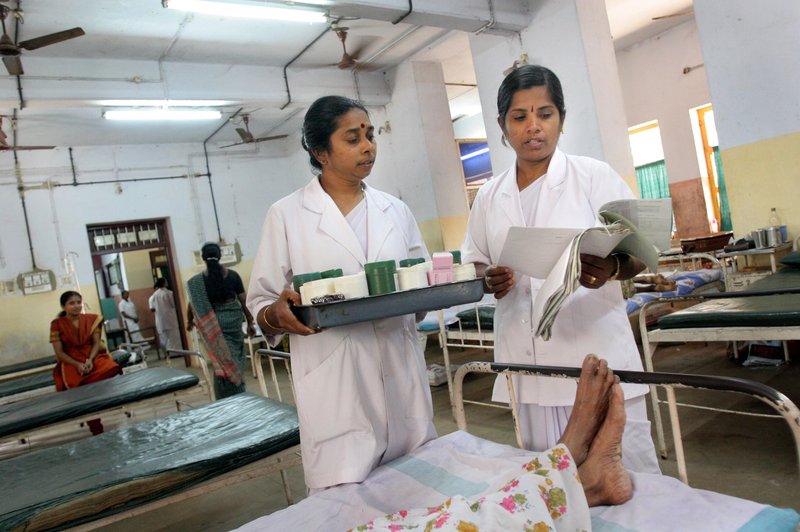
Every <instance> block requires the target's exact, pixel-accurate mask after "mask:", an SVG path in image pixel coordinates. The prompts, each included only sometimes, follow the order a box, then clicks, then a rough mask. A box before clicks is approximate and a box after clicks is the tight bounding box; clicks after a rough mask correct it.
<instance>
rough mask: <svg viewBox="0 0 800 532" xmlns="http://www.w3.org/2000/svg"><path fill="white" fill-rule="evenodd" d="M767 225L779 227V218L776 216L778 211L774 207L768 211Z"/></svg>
mask: <svg viewBox="0 0 800 532" xmlns="http://www.w3.org/2000/svg"><path fill="white" fill-rule="evenodd" d="M769 225H770V227H780V225H781V218H780V216H778V211H777V210H776V209H775V207H772V209H770V211H769Z"/></svg>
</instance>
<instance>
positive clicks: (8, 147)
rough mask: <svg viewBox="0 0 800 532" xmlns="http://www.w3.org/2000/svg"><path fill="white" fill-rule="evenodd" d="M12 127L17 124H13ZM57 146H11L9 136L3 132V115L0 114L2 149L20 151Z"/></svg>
mask: <svg viewBox="0 0 800 532" xmlns="http://www.w3.org/2000/svg"><path fill="white" fill-rule="evenodd" d="M11 127H12V128H15V127H16V126H15V125H13V122H12V126H11ZM53 148H55V146H11V145H9V144H8V137H6V134H5V133H4V132H3V117H2V116H0V151H19V150H52V149H53Z"/></svg>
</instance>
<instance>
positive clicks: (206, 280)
mask: <svg viewBox="0 0 800 532" xmlns="http://www.w3.org/2000/svg"><path fill="white" fill-rule="evenodd" d="M201 253H202V256H203V260H204V261H205V263H206V269H205V270H204V271H203V272H202V273H198V274H197V275H195V276H193V277H192V278H191V279H189V283H188V290H187V291H188V293H189V305H188V308H187V309H186V330H187V331H191V330H192V328H193V327H194V326H195V324H196V325H197V330H198V332H199V333H200V337H201V338H202V339H203V344H204V345H205V346H206V352H207V353H208V356H209V358H211V362H212V363H213V365H214V392H215V395H216V397H217V399H222V398H223V397H228V396H231V395H236V394H237V393H242V392H244V391H245V384H244V381H243V379H242V375H244V372H245V355H244V333H243V332H242V322H243V321H245V320H247V336H249V337H251V338H252V337H253V336H255V329H254V328H253V316H252V315H251V314H250V311H249V310H247V306H246V305H245V298H246V293H245V291H244V285H243V284H242V278H241V277H239V274H238V273H236V271H234V270H229V269H228V268H226V267H225V266H223V265H222V264H220V263H219V259H220V258H221V257H222V251H221V250H220V247H219V245H218V244H216V243H214V242H208V243H206V244H204V245H203V248H202V250H201Z"/></svg>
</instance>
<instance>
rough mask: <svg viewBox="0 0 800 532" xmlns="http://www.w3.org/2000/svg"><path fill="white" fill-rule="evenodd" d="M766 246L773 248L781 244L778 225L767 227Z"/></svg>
mask: <svg viewBox="0 0 800 532" xmlns="http://www.w3.org/2000/svg"><path fill="white" fill-rule="evenodd" d="M766 231H767V247H771V248H774V247H775V246H779V245H781V244H783V239H782V238H781V228H780V227H767V229H766Z"/></svg>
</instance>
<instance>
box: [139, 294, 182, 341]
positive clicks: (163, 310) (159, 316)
mask: <svg viewBox="0 0 800 532" xmlns="http://www.w3.org/2000/svg"><path fill="white" fill-rule="evenodd" d="M147 304H148V306H149V307H150V309H151V310H152V311H153V312H155V314H156V330H157V331H158V339H159V343H160V344H161V347H162V348H164V349H181V348H182V347H183V346H182V344H181V331H180V328H179V325H178V314H177V312H176V311H175V297H174V296H173V295H172V290H170V289H168V288H159V289H157V290H156V291H155V292H153V295H151V296H150V299H149V300H148V301H147Z"/></svg>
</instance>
